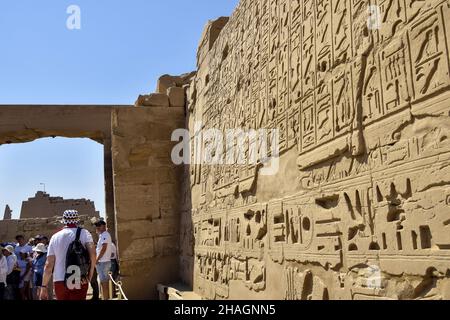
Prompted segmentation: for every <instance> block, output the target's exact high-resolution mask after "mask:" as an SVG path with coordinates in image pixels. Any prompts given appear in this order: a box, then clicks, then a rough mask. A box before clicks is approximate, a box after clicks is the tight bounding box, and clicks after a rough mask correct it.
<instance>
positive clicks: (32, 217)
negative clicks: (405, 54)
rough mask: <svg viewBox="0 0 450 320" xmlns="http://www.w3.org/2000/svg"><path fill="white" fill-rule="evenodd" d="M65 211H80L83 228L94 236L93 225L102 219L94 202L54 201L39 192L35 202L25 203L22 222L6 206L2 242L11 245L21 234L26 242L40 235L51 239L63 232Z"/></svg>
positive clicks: (1, 223)
mask: <svg viewBox="0 0 450 320" xmlns="http://www.w3.org/2000/svg"><path fill="white" fill-rule="evenodd" d="M65 210H78V212H79V213H80V219H81V225H83V226H84V227H85V228H87V229H88V230H89V231H91V232H94V231H95V230H94V229H93V227H92V225H91V223H90V222H89V221H90V219H91V218H93V217H96V218H99V217H100V215H99V212H98V211H96V210H95V204H94V202H93V201H91V200H87V199H64V198H62V197H51V196H50V195H49V194H48V193H45V192H43V191H38V192H37V193H36V195H35V196H34V198H29V199H28V200H26V201H23V203H22V210H21V212H20V219H18V220H15V219H13V218H12V210H11V208H10V207H9V205H6V207H5V211H4V215H3V220H0V242H2V241H3V242H11V241H13V240H14V238H15V236H16V235H18V234H21V235H24V236H25V237H26V238H30V237H33V236H35V235H37V234H42V235H46V236H48V237H51V236H52V235H53V234H54V233H55V232H57V231H58V230H60V229H61V227H62V224H61V216H62V214H63V213H64V211H65Z"/></svg>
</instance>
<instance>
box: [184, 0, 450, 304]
mask: <svg viewBox="0 0 450 320" xmlns="http://www.w3.org/2000/svg"><path fill="white" fill-rule="evenodd" d="M386 3H387V2H384V3H383V1H378V4H380V7H379V9H380V13H381V16H382V20H380V21H377V16H376V15H372V16H369V13H368V12H370V10H369V8H370V7H369V5H370V4H372V5H373V4H374V2H373V1H370V2H369V1H368V0H367V1H366V0H361V1H334V0H324V1H313V0H304V1H289V0H274V1H264V0H262V1H256V0H241V2H240V4H239V6H238V8H237V9H236V11H235V12H234V14H233V16H232V17H231V18H230V19H229V21H228V22H227V23H226V24H225V23H223V24H222V25H221V26H220V28H219V29H220V33H219V34H218V36H216V35H217V33H213V32H212V31H211V28H212V26H211V24H208V26H207V27H206V29H205V32H204V34H203V38H202V41H201V43H200V47H199V51H198V70H197V74H196V77H195V78H194V79H193V81H192V82H191V85H190V88H189V90H188V91H189V94H188V106H187V109H188V110H189V112H190V114H189V129H190V131H191V134H192V136H194V133H195V132H194V124H195V123H196V122H201V123H202V125H203V126H204V131H205V130H206V129H218V130H220V131H221V132H223V133H225V130H227V129H229V128H236V129H242V130H249V129H254V130H259V129H271V128H277V129H279V139H278V142H279V151H280V159H279V160H280V162H279V170H278V171H276V172H275V173H274V174H273V175H268V176H263V175H262V174H261V170H260V168H258V167H256V166H255V164H254V163H248V164H245V165H226V164H223V165H222V164H221V165H218V164H215V165H207V164H204V163H201V164H199V163H196V162H194V161H195V160H194V158H192V163H193V164H191V166H190V167H189V169H188V170H189V173H188V175H187V177H186V180H188V181H189V185H186V186H184V192H183V193H182V194H183V195H184V197H185V200H184V202H185V203H190V204H191V206H192V210H190V211H189V212H187V211H184V214H183V215H182V222H181V224H182V227H181V232H182V242H181V244H180V249H181V255H180V261H181V262H182V263H186V264H187V265H191V266H193V268H192V269H193V272H194V275H193V286H194V290H195V291H196V292H197V293H198V294H200V295H201V296H202V297H204V298H210V299H223V298H225V299H226V298H230V299H294V300H297V299H299V300H300V299H355V300H358V299H446V298H447V299H448V292H446V291H447V290H448V281H449V275H450V251H449V249H450V238H449V237H450V224H449V221H450V205H449V203H450V201H449V193H450V170H449V168H450V140H449V139H448V137H449V134H450V116H449V115H450V112H449V111H450V109H449V105H450V104H449V102H450V90H449V89H450V72H449V71H448V70H449V63H450V62H449V59H448V57H449V52H448V45H449V40H450V39H449V37H448V34H449V31H450V25H449V23H448V21H450V8H449V5H448V1H445V0H430V1H400V2H397V3H396V5H395V6H394V5H385V4H386ZM375 4H376V2H375ZM381 4H383V5H381ZM390 4H392V3H391V2H390ZM373 11H376V10H373ZM374 14H375V13H374ZM380 19H381V18H380ZM378 22H379V23H378ZM218 139H219V140H220V137H219V138H218ZM235 144H236V145H237V142H235ZM210 145H211V142H210V141H201V143H200V147H197V148H193V150H191V153H192V155H195V154H196V152H197V151H198V150H199V149H201V150H205V149H208V147H210ZM231 146H232V147H234V146H233V145H231ZM239 147H242V144H241V145H239ZM243 148H244V151H245V154H246V155H250V154H251V153H252V152H253V150H251V146H250V145H249V144H244V145H243ZM234 150H235V149H231V148H230V147H229V145H227V144H225V142H224V143H222V144H220V149H218V150H216V153H220V152H232V151H234ZM183 230H188V231H186V232H184V231H183ZM190 230H192V232H193V235H194V240H192V239H190V237H189V235H190ZM192 246H194V247H195V250H194V249H192ZM181 277H182V278H183V279H186V281H190V279H189V278H190V276H189V274H188V273H186V272H185V271H184V270H181Z"/></svg>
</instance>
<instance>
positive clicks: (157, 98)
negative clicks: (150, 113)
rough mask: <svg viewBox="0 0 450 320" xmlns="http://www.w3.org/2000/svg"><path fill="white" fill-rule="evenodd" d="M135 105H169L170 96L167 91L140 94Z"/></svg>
mask: <svg viewBox="0 0 450 320" xmlns="http://www.w3.org/2000/svg"><path fill="white" fill-rule="evenodd" d="M135 105H136V107H168V106H169V97H168V96H167V94H166V93H152V94H149V95H140V96H139V98H138V100H137V101H136V104H135Z"/></svg>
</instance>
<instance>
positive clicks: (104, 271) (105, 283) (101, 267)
mask: <svg viewBox="0 0 450 320" xmlns="http://www.w3.org/2000/svg"><path fill="white" fill-rule="evenodd" d="M110 271H111V261H109V262H100V263H98V264H97V272H98V277H99V279H100V283H101V286H102V298H103V300H109V299H110V296H109V272H110Z"/></svg>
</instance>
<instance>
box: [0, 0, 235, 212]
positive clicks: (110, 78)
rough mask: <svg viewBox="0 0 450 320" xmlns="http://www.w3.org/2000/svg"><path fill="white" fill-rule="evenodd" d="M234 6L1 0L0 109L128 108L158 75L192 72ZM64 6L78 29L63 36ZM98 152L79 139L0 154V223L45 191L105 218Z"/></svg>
mask: <svg viewBox="0 0 450 320" xmlns="http://www.w3.org/2000/svg"><path fill="white" fill-rule="evenodd" d="M237 3H238V0H191V1H188V0H164V1H161V0H130V1H123V0H95V1H93V0H72V1H65V0H58V1H55V0H38V1H36V0H14V1H7V0H0V43H1V50H0V104H133V103H134V101H135V100H136V98H137V96H138V95H139V94H142V93H150V92H153V91H154V89H155V86H156V80H157V78H158V77H159V76H160V75H162V74H165V73H169V74H181V73H185V72H190V71H192V70H195V65H196V50H197V47H198V44H199V41H200V36H201V34H202V31H203V28H204V26H205V24H206V22H207V21H208V20H209V19H215V18H217V17H219V16H228V15H230V14H231V13H232V11H233V10H234V8H235V7H236V5H237ZM70 5H78V6H79V8H80V9H81V29H80V30H69V29H68V28H67V27H66V21H67V19H68V17H69V14H67V12H66V11H67V8H68V7H69V6H70ZM101 149H102V146H101V145H99V144H96V143H95V142H91V141H88V140H83V139H74V140H67V139H43V140H38V141H35V142H33V143H27V144H23V145H8V146H1V147H0V214H2V213H3V208H4V205H5V204H6V203H9V204H10V205H11V206H12V208H13V210H14V214H15V216H16V217H17V215H18V214H19V211H20V204H21V202H22V200H24V199H26V198H28V197H30V196H32V195H33V194H34V193H35V191H37V189H39V183H41V182H46V183H47V190H48V191H49V192H51V193H52V194H53V195H61V196H65V197H87V198H91V199H92V200H94V201H95V202H96V204H97V206H98V207H99V209H100V210H101V211H104V209H103V208H104V204H103V199H104V195H103V176H102V175H103V163H102V150H101ZM68 181H69V183H68Z"/></svg>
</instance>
